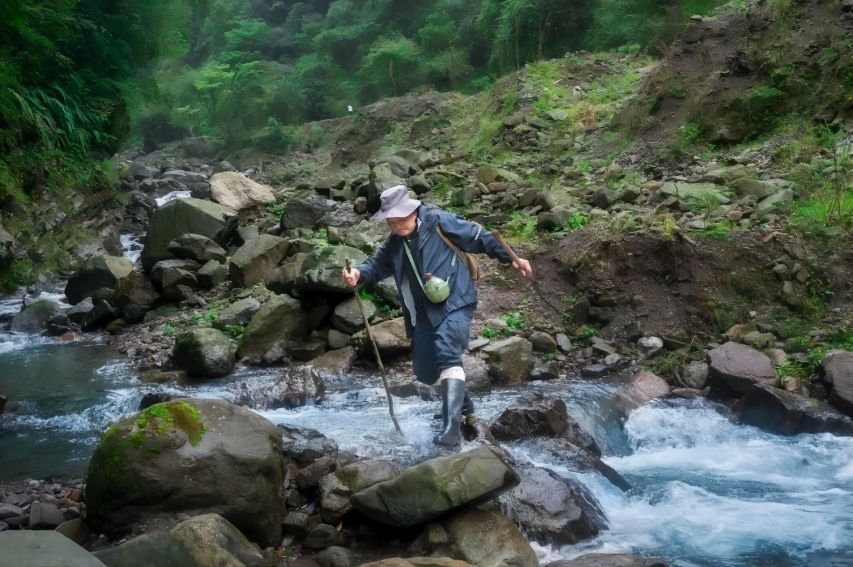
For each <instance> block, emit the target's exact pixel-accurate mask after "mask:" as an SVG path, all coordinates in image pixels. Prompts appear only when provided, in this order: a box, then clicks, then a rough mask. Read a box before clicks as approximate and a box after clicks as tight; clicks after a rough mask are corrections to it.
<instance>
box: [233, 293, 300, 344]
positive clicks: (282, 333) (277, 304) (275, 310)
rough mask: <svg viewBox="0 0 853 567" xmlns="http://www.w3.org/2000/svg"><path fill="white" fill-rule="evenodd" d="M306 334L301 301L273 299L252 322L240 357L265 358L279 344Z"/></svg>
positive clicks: (247, 329) (276, 296)
mask: <svg viewBox="0 0 853 567" xmlns="http://www.w3.org/2000/svg"><path fill="white" fill-rule="evenodd" d="M304 334H305V313H304V312H303V310H302V305H301V304H300V303H299V301H298V300H296V299H293V298H292V297H290V296H289V295H273V296H272V297H271V298H269V299H268V300H267V301H266V302H265V303H264V304H263V305H261V308H260V309H258V312H257V313H255V315H254V316H253V317H252V320H251V321H249V325H248V327H246V331H245V332H244V333H243V338H242V340H241V341H240V348H239V349H238V353H239V355H240V357H241V358H242V357H262V356H264V355H265V354H266V353H267V352H268V351H269V350H270V349H271V348H273V346H275V345H276V343H279V342H285V343H286V341H287V340H288V339H290V338H293V337H300V336H302V335H304Z"/></svg>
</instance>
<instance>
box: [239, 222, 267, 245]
mask: <svg viewBox="0 0 853 567" xmlns="http://www.w3.org/2000/svg"><path fill="white" fill-rule="evenodd" d="M260 234H261V232H260V230H259V229H258V227H257V226H256V225H253V224H251V225H249V226H240V227H237V239H238V242H239V243H240V244H245V243H247V242H248V241H250V240H254V239H255V238H257V237H258V236H259V235H260Z"/></svg>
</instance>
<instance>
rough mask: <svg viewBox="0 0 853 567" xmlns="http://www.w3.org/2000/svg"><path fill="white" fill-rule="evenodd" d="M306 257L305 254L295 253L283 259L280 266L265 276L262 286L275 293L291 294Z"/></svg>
mask: <svg viewBox="0 0 853 567" xmlns="http://www.w3.org/2000/svg"><path fill="white" fill-rule="evenodd" d="M307 257H308V254H306V253H305V252H297V253H296V254H294V255H293V256H290V257H289V258H285V259H284V262H283V263H282V265H281V266H279V267H278V268H276V269H275V270H273V271H272V272H270V273H269V274H267V277H266V278H264V284H266V286H267V288H268V289H269V290H270V291H274V292H275V293H288V294H289V293H291V292H292V291H293V288H294V286H295V285H296V280H297V279H298V278H299V272H301V271H302V263H303V262H304V261H305V258H307Z"/></svg>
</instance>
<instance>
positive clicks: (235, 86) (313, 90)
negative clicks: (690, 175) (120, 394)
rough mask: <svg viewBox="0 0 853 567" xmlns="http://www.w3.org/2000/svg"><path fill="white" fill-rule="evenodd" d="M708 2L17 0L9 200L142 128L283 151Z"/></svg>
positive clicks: (9, 7) (1, 105) (78, 173)
mask: <svg viewBox="0 0 853 567" xmlns="http://www.w3.org/2000/svg"><path fill="white" fill-rule="evenodd" d="M702 1H704V2H705V3H710V4H708V5H707V6H703V7H702V9H708V8H710V7H711V6H712V5H714V4H717V3H719V2H715V1H714V0H688V1H687V2H684V1H682V2H679V1H678V0H669V1H668V2H649V1H648V0H575V1H573V2H565V1H560V0H429V1H423V0H422V1H415V0H303V1H294V0H282V1H280V2H266V1H263V0H252V1H250V2H246V1H238V0H151V1H147V2H131V1H129V0H111V1H107V0H93V1H88V2H82V1H81V0H44V1H41V2H24V1H23V0H7V1H5V2H3V3H2V5H0V32H2V33H0V206H4V205H8V204H9V203H10V202H17V203H22V202H27V201H28V200H30V199H31V198H32V197H34V196H36V197H37V196H38V195H39V194H40V193H41V192H42V191H44V190H45V189H50V188H56V187H67V186H72V185H75V184H80V183H84V184H88V185H93V184H97V183H98V182H99V181H100V176H103V175H104V174H106V168H103V167H99V166H98V160H99V159H102V158H104V157H107V156H109V155H110V154H111V153H113V152H114V151H115V150H116V149H117V148H118V147H119V146H120V144H121V143H122V142H123V141H125V140H126V138H127V136H128V134H129V132H130V130H131V126H132V127H133V128H134V129H135V130H136V131H138V132H140V133H142V134H143V135H144V136H145V138H146V141H148V142H149V143H150V144H154V143H157V142H160V141H163V140H165V139H170V138H175V137H178V136H183V135H186V134H187V133H191V134H201V135H207V136H213V137H216V138H219V139H220V140H222V142H223V143H224V144H226V145H229V146H236V145H240V146H246V145H253V146H259V147H260V148H261V149H266V150H272V151H279V150H282V149H284V148H286V147H287V146H288V145H289V144H290V143H292V141H293V135H292V132H291V130H290V129H289V128H288V126H289V125H292V124H297V123H300V122H303V121H305V120H314V119H321V118H326V117H329V116H336V115H341V114H343V113H344V112H346V109H347V107H348V106H349V105H352V106H355V107H358V105H360V104H364V103H367V102H371V101H374V100H376V99H378V98H380V97H383V96H391V95H400V94H404V93H406V92H409V91H411V90H412V89H414V88H417V87H419V86H421V85H430V86H432V87H434V88H438V89H457V90H463V91H468V92H471V91H476V90H481V89H482V88H485V87H488V85H490V84H491V83H492V82H493V81H494V79H495V78H496V77H497V76H499V75H500V74H502V73H504V72H507V71H510V70H514V69H516V68H518V67H520V66H522V65H524V64H525V63H527V62H530V61H534V60H537V59H542V58H548V57H553V56H559V55H562V54H563V53H564V52H566V51H567V50H572V49H581V48H622V49H629V50H636V49H640V48H643V47H649V46H653V45H654V44H655V41H657V39H658V38H659V37H660V34H661V33H665V28H666V23H667V22H670V24H671V23H672V22H673V21H675V22H677V23H678V22H683V18H684V15H685V14H684V13H683V10H682V9H681V7H682V5H683V4H685V3H688V4H689V3H690V2H693V3H695V2H702ZM688 15H689V14H688ZM153 61H157V64H156V66H155V67H153V68H152V67H151V63H152V62H153Z"/></svg>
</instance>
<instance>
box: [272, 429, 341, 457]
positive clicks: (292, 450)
mask: <svg viewBox="0 0 853 567" xmlns="http://www.w3.org/2000/svg"><path fill="white" fill-rule="evenodd" d="M279 429H281V432H282V433H281V437H282V451H283V452H284V455H285V456H286V457H289V458H291V459H293V460H294V461H295V462H296V464H297V465H299V466H300V467H304V466H307V465H309V464H311V463H312V462H314V461H316V460H317V459H319V458H320V457H325V456H331V457H334V456H336V455H337V454H338V444H337V443H335V442H334V441H333V440H332V439H329V438H328V437H326V436H325V435H323V434H322V433H320V432H319V431H317V430H316V429H309V428H307V427H291V426H288V425H279Z"/></svg>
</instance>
